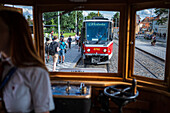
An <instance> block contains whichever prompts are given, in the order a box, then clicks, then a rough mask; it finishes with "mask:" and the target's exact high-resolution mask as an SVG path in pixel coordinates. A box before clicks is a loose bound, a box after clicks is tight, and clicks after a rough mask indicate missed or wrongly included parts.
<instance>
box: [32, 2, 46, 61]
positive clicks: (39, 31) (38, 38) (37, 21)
mask: <svg viewBox="0 0 170 113" xmlns="http://www.w3.org/2000/svg"><path fill="white" fill-rule="evenodd" d="M33 19H34V22H33V25H34V26H33V31H34V39H35V46H36V50H37V52H38V54H39V55H40V56H41V58H42V59H43V60H44V45H43V42H44V35H43V21H42V12H41V9H40V8H39V7H38V6H37V5H34V6H33Z"/></svg>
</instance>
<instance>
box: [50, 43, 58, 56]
mask: <svg viewBox="0 0 170 113" xmlns="http://www.w3.org/2000/svg"><path fill="white" fill-rule="evenodd" d="M56 52H57V42H51V43H50V46H49V55H55V53H56Z"/></svg>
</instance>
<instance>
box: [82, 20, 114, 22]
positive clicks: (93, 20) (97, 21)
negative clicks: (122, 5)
mask: <svg viewBox="0 0 170 113" xmlns="http://www.w3.org/2000/svg"><path fill="white" fill-rule="evenodd" d="M83 22H112V21H111V20H102V19H97V20H94V19H90V20H84V21H83Z"/></svg>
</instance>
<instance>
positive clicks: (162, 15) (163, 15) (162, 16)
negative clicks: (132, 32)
mask: <svg viewBox="0 0 170 113" xmlns="http://www.w3.org/2000/svg"><path fill="white" fill-rule="evenodd" d="M168 10H169V9H165V8H156V9H155V12H154V13H155V14H156V15H158V16H159V19H158V20H157V24H158V25H159V24H164V23H166V22H167V21H168Z"/></svg>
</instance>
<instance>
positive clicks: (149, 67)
mask: <svg viewBox="0 0 170 113" xmlns="http://www.w3.org/2000/svg"><path fill="white" fill-rule="evenodd" d="M136 44H137V46H138V47H141V49H143V50H145V51H147V50H148V52H150V51H151V54H153V55H157V56H158V57H162V56H165V51H166V49H165V47H161V46H158V45H156V46H151V45H149V44H150V43H149V42H148V43H146V42H142V41H141V42H139V41H137V43H136ZM113 48H114V49H113V57H112V58H111V61H110V62H111V63H110V65H109V70H110V73H117V67H118V40H114V46H113ZM161 55H162V56H161ZM77 67H79V68H81V67H83V64H82V62H79V64H78V65H77ZM87 67H88V68H99V67H100V68H106V65H88V66H87ZM164 71H165V63H164V62H163V61H161V60H159V59H157V58H155V57H154V56H151V55H148V54H146V53H144V52H142V51H140V50H138V49H135V61H134V74H135V75H140V76H145V77H150V78H156V79H161V80H163V79H164Z"/></svg>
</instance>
